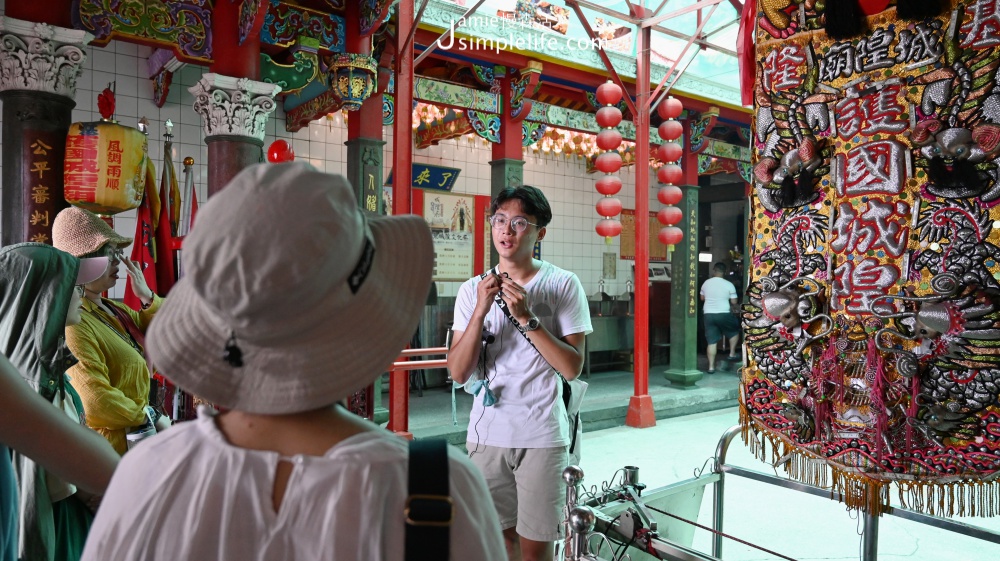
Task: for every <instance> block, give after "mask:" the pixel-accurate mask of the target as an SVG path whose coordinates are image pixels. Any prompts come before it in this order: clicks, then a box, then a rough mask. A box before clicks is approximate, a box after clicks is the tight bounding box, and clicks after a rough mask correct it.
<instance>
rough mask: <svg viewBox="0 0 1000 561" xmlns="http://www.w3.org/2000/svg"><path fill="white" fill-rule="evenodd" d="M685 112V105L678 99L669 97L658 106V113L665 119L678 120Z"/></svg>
mask: <svg viewBox="0 0 1000 561" xmlns="http://www.w3.org/2000/svg"><path fill="white" fill-rule="evenodd" d="M682 111H684V104H683V103H681V100H679V99H677V98H676V97H668V98H667V99H664V100H663V101H662V102H660V104H659V105H657V106H656V112H657V113H659V114H660V117H663V118H664V119H676V118H677V117H680V116H681V112H682Z"/></svg>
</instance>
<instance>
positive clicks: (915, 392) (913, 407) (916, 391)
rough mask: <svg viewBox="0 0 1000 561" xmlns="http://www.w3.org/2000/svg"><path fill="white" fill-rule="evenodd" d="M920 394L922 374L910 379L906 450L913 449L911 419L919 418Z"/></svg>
mask: <svg viewBox="0 0 1000 561" xmlns="http://www.w3.org/2000/svg"><path fill="white" fill-rule="evenodd" d="M919 395H920V376H914V377H913V378H911V379H910V405H909V407H907V408H906V421H907V422H906V451H907V452H909V451H911V450H913V425H911V424H910V423H911V420H912V419H916V418H917V398H918V396H919Z"/></svg>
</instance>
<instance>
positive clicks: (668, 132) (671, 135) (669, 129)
mask: <svg viewBox="0 0 1000 561" xmlns="http://www.w3.org/2000/svg"><path fill="white" fill-rule="evenodd" d="M657 131H658V132H659V133H660V138H662V139H663V140H677V139H678V138H680V137H681V135H682V134H684V125H682V124H681V122H680V121H672V120H671V121H663V122H662V123H660V128H659V129H657Z"/></svg>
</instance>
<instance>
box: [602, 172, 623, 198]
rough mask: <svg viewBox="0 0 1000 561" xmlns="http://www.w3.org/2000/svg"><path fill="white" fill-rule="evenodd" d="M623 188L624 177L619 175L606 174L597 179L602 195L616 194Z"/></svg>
mask: <svg viewBox="0 0 1000 561" xmlns="http://www.w3.org/2000/svg"><path fill="white" fill-rule="evenodd" d="M621 190H622V179H621V178H620V177H618V176H617V175H605V176H604V177H602V178H600V179H598V180H597V192H598V193H600V194H602V195H615V194H617V193H618V191H621Z"/></svg>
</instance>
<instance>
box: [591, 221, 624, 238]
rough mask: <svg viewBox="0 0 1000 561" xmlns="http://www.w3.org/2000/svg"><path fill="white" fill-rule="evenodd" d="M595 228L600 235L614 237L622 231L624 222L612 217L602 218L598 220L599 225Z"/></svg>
mask: <svg viewBox="0 0 1000 561" xmlns="http://www.w3.org/2000/svg"><path fill="white" fill-rule="evenodd" d="M594 229H595V230H597V233H598V235H601V236H604V237H605V238H613V237H615V236H617V235H618V234H621V233H622V223H621V222H619V221H617V220H612V219H610V218H602V219H601V220H599V221H598V222H597V227H596V228H594Z"/></svg>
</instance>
